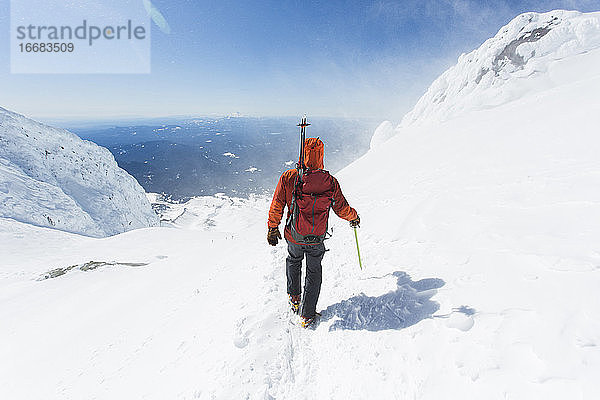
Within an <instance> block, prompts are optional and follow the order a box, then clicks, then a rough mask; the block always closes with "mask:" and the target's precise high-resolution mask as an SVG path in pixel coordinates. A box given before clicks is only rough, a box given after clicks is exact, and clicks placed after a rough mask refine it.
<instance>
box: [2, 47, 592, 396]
mask: <svg viewBox="0 0 600 400" xmlns="http://www.w3.org/2000/svg"><path fill="white" fill-rule="evenodd" d="M552 65H553V66H552V71H553V72H552V73H553V74H557V76H561V77H563V79H562V81H561V82H562V83H560V84H557V85H554V86H553V87H551V88H544V87H540V88H539V90H537V89H536V90H533V91H531V92H529V93H528V94H526V95H523V96H522V97H520V98H517V99H514V100H513V101H511V102H508V103H505V104H502V105H500V106H496V107H493V108H487V109H483V110H469V111H467V110H465V111H464V113H462V114H461V115H460V116H455V117H454V118H452V119H448V120H446V121H443V122H439V121H438V122H432V123H430V124H428V125H425V124H423V125H418V124H415V125H414V126H410V127H406V129H403V130H402V131H401V132H399V133H398V134H396V135H395V136H394V137H392V138H390V139H389V140H388V141H387V142H386V145H385V146H381V145H380V146H376V147H374V148H373V149H372V150H371V151H370V152H369V153H367V154H366V155H365V156H364V157H362V158H361V159H359V160H357V161H356V162H354V163H353V164H352V165H350V166H349V167H348V168H346V169H345V170H343V171H342V172H341V173H340V174H339V175H338V178H339V180H340V183H341V185H342V188H343V190H344V192H345V195H346V197H347V198H348V199H349V201H350V203H351V204H352V205H353V206H354V207H356V208H357V209H358V211H359V213H360V215H361V219H362V227H361V229H360V233H359V237H360V240H361V253H362V254H363V258H364V259H363V264H364V265H365V269H364V270H362V271H361V270H359V268H358V263H357V259H356V253H355V244H354V237H353V234H352V231H351V230H350V229H349V228H348V226H347V223H346V222H344V221H340V220H338V219H336V218H335V217H332V222H333V224H332V225H333V229H334V236H333V238H332V239H331V240H329V241H328V242H327V247H328V248H329V249H330V250H331V251H329V252H328V253H327V254H326V256H325V259H324V281H323V287H322V292H321V297H320V300H319V305H318V308H319V309H321V310H322V312H323V317H322V319H321V322H320V324H319V325H318V326H317V327H316V328H315V329H314V330H302V329H301V328H299V327H298V326H297V325H296V324H295V323H294V321H293V319H291V318H290V316H289V314H288V313H287V310H286V290H285V267H284V259H285V253H286V252H285V247H284V246H283V245H281V244H280V245H279V246H277V247H276V248H273V247H270V246H267V245H266V240H265V233H266V232H265V222H266V212H267V209H268V205H269V199H260V198H254V199H250V200H239V199H228V198H226V197H223V196H221V197H216V198H201V199H195V200H194V201H192V202H188V203H185V204H180V205H175V206H171V207H172V208H171V209H166V210H163V216H164V217H165V218H166V219H168V220H169V221H168V222H167V225H168V226H169V227H161V228H149V229H139V230H134V231H131V232H127V233H123V234H120V235H117V236H113V237H110V238H105V239H94V238H89V237H83V236H80V235H75V234H70V233H65V232H60V231H56V230H50V229H46V228H40V227H34V226H31V225H27V224H23V223H20V222H17V221H14V220H11V219H2V218H0V254H2V255H3V258H2V267H1V268H0V321H2V325H0V358H1V359H2V360H9V361H8V362H6V361H5V362H3V363H0V398H10V399H30V398H44V399H81V398H97V399H115V398H144V399H165V398H169V399H232V398H234V399H238V398H248V399H367V398H369V399H371V398H372V399H382V398H386V399H387V398H389V399H435V400H438V399H544V400H546V399H566V398H568V399H595V398H598V396H600V382H598V379H597V375H598V371H600V320H599V319H598V309H600V294H598V290H597V288H598V287H599V286H600V245H599V244H598V237H600V225H599V224H598V222H597V221H600V201H599V200H598V199H600V189H598V188H600V173H599V171H600V159H599V158H598V157H597V154H599V151H600V138H599V137H598V134H597V127H598V126H599V124H600V97H599V96H598V95H597V94H598V93H599V91H600V72H598V71H600V49H595V50H590V51H588V52H586V53H582V54H577V55H573V56H569V57H565V58H563V59H561V60H556V61H553V62H552ZM274 184H275V182H274ZM90 261H94V262H95V263H90ZM52 276H53V277H52Z"/></svg>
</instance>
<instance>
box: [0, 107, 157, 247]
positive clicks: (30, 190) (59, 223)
mask: <svg viewBox="0 0 600 400" xmlns="http://www.w3.org/2000/svg"><path fill="white" fill-rule="evenodd" d="M0 217H6V218H12V219H15V220H17V221H21V222H26V223H31V224H34V225H38V226H47V227H54V228H56V229H60V230H64V231H68V232H75V233H81V234H84V235H89V236H95V237H102V236H109V235H114V234H117V233H121V232H125V231H128V230H131V229H136V228H142V227H148V226H155V225H157V224H158V218H157V216H156V215H155V213H154V212H153V211H152V208H151V207H150V203H149V202H148V199H147V198H146V195H145V193H144V190H143V189H142V188H141V186H140V185H139V184H138V183H137V181H136V180H135V179H134V178H133V177H131V176H130V175H129V174H127V172H125V171H124V170H122V169H121V168H119V167H118V166H117V163H116V162H115V160H114V157H113V156H112V155H111V154H110V152H109V151H108V150H106V149H105V148H102V147H100V146H97V145H96V144H94V143H91V142H88V141H83V140H81V139H79V138H78V137H77V136H76V135H74V134H73V133H71V132H68V131H66V130H62V129H55V128H52V127H49V126H46V125H43V124H40V123H38V122H35V121H33V120H31V119H28V118H26V117H24V116H22V115H19V114H15V113H13V112H10V111H7V110H5V109H3V108H0Z"/></svg>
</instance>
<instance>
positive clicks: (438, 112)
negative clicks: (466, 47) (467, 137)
mask: <svg viewBox="0 0 600 400" xmlns="http://www.w3.org/2000/svg"><path fill="white" fill-rule="evenodd" d="M599 47H600V12H594V13H580V12H577V11H564V10H555V11H551V12H547V13H543V14H540V13H534V12H529V13H524V14H521V15H519V16H517V17H516V18H515V19H513V20H512V21H511V22H510V23H509V24H508V25H506V26H504V27H503V28H501V29H500V30H499V31H498V33H497V34H496V36H494V37H493V38H491V39H488V40H486V41H485V42H484V43H483V44H482V45H481V46H480V47H479V48H478V49H476V50H474V51H472V52H471V53H468V54H462V55H461V56H460V57H459V59H458V63H457V64H456V65H455V66H453V67H451V68H450V69H448V70H447V71H446V72H444V73H443V74H442V75H441V76H440V77H439V78H437V79H436V80H435V81H434V82H433V83H432V85H431V86H430V87H429V89H428V90H427V92H426V93H425V95H423V97H421V99H420V100H419V101H418V102H417V104H416V105H415V107H414V108H413V110H412V111H410V112H409V113H408V114H406V115H405V116H404V118H403V119H402V122H401V123H400V125H399V126H398V129H403V128H407V127H409V126H412V125H422V124H431V123H435V122H443V121H445V120H448V119H451V118H454V117H456V116H459V115H461V114H463V113H465V112H467V111H469V110H481V109H486V108H490V107H494V106H498V105H501V104H504V103H507V102H509V101H512V100H515V99H518V98H521V97H522V96H523V95H525V94H527V93H532V92H537V91H541V90H544V89H549V88H552V87H555V86H557V85H559V84H561V83H564V77H560V76H556V75H554V74H553V73H552V66H553V64H554V63H555V62H556V61H558V60H561V59H564V58H567V57H572V56H575V55H578V54H583V53H586V52H588V51H591V50H593V49H596V48H599ZM593 72H594V71H592V69H591V68H590V69H589V71H587V72H584V75H585V76H587V75H589V74H590V73H593ZM585 76H579V77H575V78H576V79H577V78H579V79H582V78H585ZM567 79H570V80H572V79H573V77H568V78H567Z"/></svg>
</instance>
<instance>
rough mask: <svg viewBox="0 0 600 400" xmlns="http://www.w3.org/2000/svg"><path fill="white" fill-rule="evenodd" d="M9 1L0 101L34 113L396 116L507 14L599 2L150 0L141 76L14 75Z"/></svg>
mask: <svg viewBox="0 0 600 400" xmlns="http://www.w3.org/2000/svg"><path fill="white" fill-rule="evenodd" d="M19 1H21V0H19ZM23 1H26V0H23ZM132 1H140V2H141V1H142V0H132ZM9 3H10V2H9V0H0V26H2V27H3V28H1V30H0V54H1V55H2V57H0V106H1V107H4V108H8V109H10V110H13V111H16V112H19V113H22V114H26V115H28V116H33V117H39V118H42V117H57V118H58V117H77V116H80V117H92V118H106V117H108V118H110V117H118V116H154V117H159V116H168V115H208V114H229V113H233V112H241V113H242V114H248V115H257V116H260V115H263V116H277V115H300V114H303V113H308V114H309V115H320V116H351V115H355V116H367V117H377V118H387V119H392V120H394V121H398V120H399V119H400V118H401V117H402V115H403V114H404V113H405V112H407V111H408V110H409V109H410V108H411V107H412V106H413V105H414V103H415V102H416V101H417V100H418V98H419V97H420V96H421V95H422V94H423V93H424V91H425V90H426V89H427V87H428V86H429V84H430V83H431V82H432V81H433V80H434V79H435V78H436V77H437V76H438V75H439V74H441V73H442V72H443V71H444V70H445V69H447V68H448V67H449V66H451V65H453V64H454V63H455V62H456V59H457V58H458V56H459V55H460V54H461V53H463V52H469V51H471V50H473V49H475V48H476V47H478V46H479V45H480V44H481V43H482V42H483V41H484V40H486V39H487V38H489V37H491V36H493V35H494V34H495V33H496V32H497V31H498V30H499V29H500V28H501V27H502V26H503V25H505V24H506V23H508V22H509V21H510V20H511V19H512V18H514V17H515V16H516V15H517V14H520V13H522V12H526V11H540V12H542V11H550V10H553V9H557V8H562V9H575V10H580V11H598V10H600V0H570V1H565V0H521V1H519V0H493V1H485V0H483V1H472V0H404V1H391V0H382V1H376V0H372V1H337V0H320V1H310V0H305V1H300V0H295V1H290V0H274V1H272V0H262V1H254V0H236V1H231V0H215V1H213V0H187V1H183V0H155V1H153V4H154V5H155V7H156V8H157V9H158V10H159V11H160V12H161V13H162V15H163V16H164V18H165V19H166V21H167V22H168V24H169V26H170V33H165V32H163V31H162V30H160V29H159V28H158V27H157V26H156V25H153V31H152V73H151V74H146V75H110V74H107V75H99V74H95V75H85V74H74V75H63V74H59V75H48V74H43V75H19V74H11V73H10V60H9V46H10V43H9V42H10V40H9V27H10V19H9ZM75 3H76V2H75Z"/></svg>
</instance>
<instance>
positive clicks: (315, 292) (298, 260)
mask: <svg viewBox="0 0 600 400" xmlns="http://www.w3.org/2000/svg"><path fill="white" fill-rule="evenodd" d="M305 254H306V279H305V281H304V296H302V309H301V311H300V315H302V316H303V317H309V318H310V317H314V315H315V313H316V309H317V300H319V294H320V293H321V281H322V276H323V274H322V269H321V260H322V259H323V255H325V245H324V244H322V243H321V244H316V245H312V246H303V245H299V244H295V243H292V242H288V256H287V259H286V261H285V265H286V273H287V291H288V293H289V294H292V295H298V294H301V293H302V287H301V280H302V259H303V258H304V255H305Z"/></svg>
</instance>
